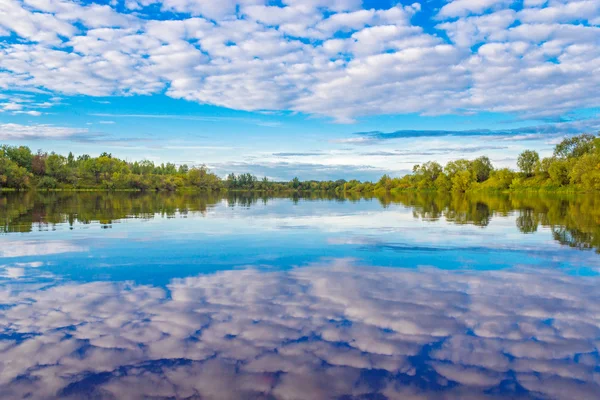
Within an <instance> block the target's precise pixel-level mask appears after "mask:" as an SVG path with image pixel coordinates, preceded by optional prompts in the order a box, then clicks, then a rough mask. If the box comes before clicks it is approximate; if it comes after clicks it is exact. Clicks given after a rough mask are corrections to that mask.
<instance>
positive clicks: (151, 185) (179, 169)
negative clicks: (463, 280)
mask: <svg viewBox="0 0 600 400" xmlns="http://www.w3.org/2000/svg"><path fill="white" fill-rule="evenodd" d="M517 165H518V167H519V171H513V170H511V169H509V168H494V166H493V165H492V162H491V161H490V159H489V158H488V157H485V156H483V157H479V158H476V159H474V160H467V159H459V160H454V161H450V162H448V163H447V164H446V165H445V166H442V165H441V164H439V163H437V162H435V161H430V162H427V163H424V164H420V165H415V166H414V167H413V171H412V173H411V174H408V175H405V176H402V177H395V178H393V177H390V176H389V175H384V176H382V177H381V179H379V181H377V182H361V181H358V180H350V181H346V180H343V179H340V180H337V181H331V180H329V181H315V180H311V181H300V180H299V179H298V178H294V179H292V180H291V181H289V182H275V181H272V180H269V179H268V178H266V177H264V178H262V179H259V178H257V177H256V176H254V175H252V174H249V173H245V174H239V175H235V174H229V175H228V176H227V177H226V178H225V179H221V178H220V177H219V176H218V175H216V174H214V173H213V172H211V171H210V170H209V169H208V168H206V167H205V166H193V167H190V166H188V165H186V164H183V165H179V166H177V165H175V164H173V163H166V164H164V163H162V164H160V165H158V164H155V163H154V162H152V161H149V160H143V161H134V162H129V161H125V160H121V159H119V158H117V157H113V156H112V154H109V153H102V154H101V155H100V156H99V157H92V156H90V155H87V154H84V155H80V156H78V157H75V156H74V155H73V153H69V155H68V156H66V157H65V156H63V155H60V154H57V153H55V152H51V153H48V152H44V151H41V150H38V151H37V153H33V152H32V151H31V149H30V148H29V147H27V146H8V145H2V146H0V189H17V190H27V189H90V190H93V189H102V190H136V191H178V190H186V189H193V190H202V191H209V192H218V191H262V192H282V191H291V192H302V191H322V192H333V193H338V194H339V193H393V192H398V191H404V190H418V191H439V192H451V191H452V192H470V191H477V190H494V191H506V190H549V191H551V190H559V191H560V190H574V191H596V190H600V138H599V137H596V136H594V135H589V134H583V135H578V136H574V137H570V138H566V139H564V140H563V141H562V142H560V143H559V144H557V145H556V147H555V149H554V154H553V155H552V156H551V157H546V158H543V159H540V156H539V154H538V153H537V152H535V151H533V150H526V151H524V152H522V153H521V154H520V155H519V158H518V160H517Z"/></svg>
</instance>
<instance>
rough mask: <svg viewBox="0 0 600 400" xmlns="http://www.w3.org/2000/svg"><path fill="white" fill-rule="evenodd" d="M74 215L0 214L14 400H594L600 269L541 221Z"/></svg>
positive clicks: (226, 206) (200, 212) (353, 207)
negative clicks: (534, 226)
mask: <svg viewBox="0 0 600 400" xmlns="http://www.w3.org/2000/svg"><path fill="white" fill-rule="evenodd" d="M123 196H125V195H123ZM63 200H64V199H63ZM63 200H60V201H58V200H57V201H53V202H50V203H51V204H54V206H55V207H54V208H53V209H52V212H49V210H50V208H49V207H48V204H40V203H39V200H32V201H31V202H30V203H27V200H22V201H21V203H22V204H31V206H30V207H27V206H26V207H24V208H23V209H22V210H20V211H19V213H14V212H12V211H11V210H14V208H11V206H10V204H15V203H14V201H15V199H14V198H11V197H9V199H8V200H7V202H5V203H4V208H1V209H0V210H2V212H3V213H4V214H5V215H6V218H4V219H5V220H10V223H7V224H6V225H5V226H12V228H10V229H5V230H6V231H10V232H9V233H5V234H3V235H2V236H0V257H2V258H0V265H1V267H0V275H1V277H0V310H1V312H0V397H1V398H24V397H29V398H34V399H38V398H39V399H45V398H55V397H60V398H102V399H104V398H107V399H111V398H133V399H135V398H146V397H150V396H154V397H156V398H207V399H221V398H225V399H239V398H266V399H268V398H277V399H303V398H311V399H320V398H336V399H380V398H381V399H383V398H389V399H412V398H415V399H416V398H419V399H421V398H425V399H438V398H440V399H441V398H443V399H471V398H473V399H478V398H523V399H574V398H577V399H588V398H589V399H596V398H598V397H599V396H600V356H599V353H598V350H597V347H598V343H600V301H599V300H600V298H599V297H600V291H599V290H598V287H599V283H600V282H599V280H600V277H598V276H597V272H598V267H599V260H600V256H598V254H596V253H595V252H594V251H593V250H590V251H580V250H577V249H574V248H570V247H568V246H564V245H561V244H560V242H559V241H557V240H556V236H555V237H553V232H555V231H557V230H559V231H560V229H561V227H560V226H557V225H554V223H552V224H549V225H548V224H547V225H546V226H541V225H540V226H538V227H537V230H535V232H534V233H531V234H527V235H524V234H523V233H522V232H523V231H531V229H529V228H527V229H525V230H524V229H523V228H522V227H523V225H527V226H529V225H531V221H529V223H528V224H524V223H523V221H522V220H521V222H519V221H518V219H519V218H523V215H527V213H528V211H527V210H529V211H531V207H527V208H518V207H515V209H513V210H512V211H511V210H504V211H502V212H500V211H498V210H496V209H495V208H496V207H495V206H490V207H488V208H489V209H490V212H489V214H490V215H489V218H484V220H485V221H486V223H485V224H481V223H479V225H484V226H485V227H481V226H476V225H474V223H477V221H481V218H471V217H467V218H466V221H464V220H465V218H463V219H462V220H460V221H458V222H461V224H457V223H456V222H457V220H456V218H455V216H456V215H457V214H460V213H459V212H458V211H460V210H459V209H458V208H456V207H455V208H454V209H452V207H448V208H444V209H442V217H441V218H439V219H437V220H436V218H431V214H427V213H425V212H424V211H425V210H427V209H428V205H427V204H413V203H411V202H410V201H400V202H392V203H389V204H387V203H386V204H385V206H386V207H385V208H384V207H382V205H381V204H380V203H379V202H378V201H365V200H362V201H360V202H349V201H346V202H340V201H328V200H322V201H303V200H300V201H299V202H297V203H296V204H295V203H294V202H292V201H291V200H288V199H272V200H269V201H268V202H267V203H266V204H265V203H262V202H258V203H256V204H253V205H250V206H249V207H248V206H245V207H244V206H242V207H240V206H239V203H238V205H237V206H233V207H232V206H231V203H232V201H231V200H230V201H229V202H228V201H227V200H220V199H216V200H214V201H209V202H208V203H209V204H208V206H206V207H191V208H190V207H188V208H190V209H192V210H193V209H196V211H186V210H187V209H185V210H184V209H180V210H179V211H173V210H171V211H169V212H164V209H163V208H161V207H157V206H154V207H150V208H148V209H147V210H146V211H145V212H144V214H143V215H144V217H145V218H139V216H140V215H141V214H140V213H139V212H138V211H136V210H134V208H133V207H121V208H120V210H121V211H125V214H126V215H130V216H133V215H136V216H137V217H138V218H122V217H121V218H113V219H110V220H107V219H104V217H102V218H100V215H101V214H102V213H103V212H106V211H107V208H108V203H105V202H103V203H102V205H100V206H98V208H97V209H96V215H97V216H98V219H102V222H101V223H100V222H92V223H89V224H82V223H79V222H77V221H76V219H77V218H81V219H84V218H83V211H82V209H81V208H79V207H81V204H82V203H86V204H87V202H88V201H89V199H88V198H85V199H84V198H77V199H75V200H73V199H69V201H66V202H65V201H63ZM96 200H98V198H96ZM113 200H114V199H113ZM117 200H118V202H119V204H121V206H122V205H123V204H134V205H135V204H139V203H140V202H141V201H142V200H134V201H133V202H132V203H127V202H126V201H125V200H123V199H120V198H119V199H117ZM70 201H72V202H70ZM7 204H9V206H7ZM161 204H164V203H161ZM482 204H483V203H482ZM486 204H492V203H491V201H490V202H488V203H486ZM567 204H568V205H569V207H572V206H573V205H572V204H571V203H567ZM594 204H595V203H594ZM75 206H77V210H75V208H74V207H75ZM471 208H472V207H471ZM559 208H560V209H562V208H564V207H562V206H560V207H559ZM467 209H469V207H467ZM113 211H114V210H113ZM152 211H157V212H158V213H157V214H154V213H153V212H152ZM538 211H539V210H538ZM552 213H553V211H552V209H550V210H547V211H546V212H545V213H544V212H537V211H536V212H535V213H534V214H535V217H532V218H534V219H535V218H537V219H539V220H540V221H546V219H548V218H550V219H551V218H555V217H553V216H552V215H553V214H552ZM73 214H77V217H74V215H73ZM113 214H114V215H116V214H118V213H114V212H113ZM544 214H546V215H544ZM453 215H454V217H453ZM465 215H466V214H465ZM424 217H425V219H427V221H425V220H424ZM65 219H66V220H67V221H68V220H69V219H70V220H71V222H72V223H71V224H69V223H58V224H55V225H53V224H43V223H42V224H39V223H40V222H44V221H46V222H47V221H50V220H54V221H62V220H65ZM469 219H471V220H469ZM17 220H18V223H16V222H15V221H17ZM85 220H86V221H89V220H88V219H85ZM92 220H93V218H92ZM32 222H33V223H34V224H33V229H23V226H25V225H27V223H29V224H30V225H31V223H32ZM462 222H464V223H462ZM547 222H548V221H546V222H545V223H547ZM550 222H552V221H550ZM11 224H12V225H11ZM15 224H16V225H15ZM565 224H567V223H565ZM15 226H19V227H20V228H19V229H16V228H15ZM519 226H520V227H521V228H522V229H521V230H519V229H517V227H519ZM71 228H72V229H71ZM103 228H109V229H103ZM582 229H583V228H582ZM15 230H25V231H27V232H25V233H15V232H14V231H15ZM569 232H570V233H569V235H570V236H578V235H579V236H581V237H588V236H589V235H588V236H586V234H581V235H580V233H577V232H576V231H573V229H571V230H570V231H569ZM573 232H575V233H573ZM581 232H583V233H585V232H584V230H582V231H581ZM592 232H593V231H592ZM588 233H589V232H588ZM582 235H583V236H582ZM588 242H589V243H594V241H593V238H592V239H591V240H588Z"/></svg>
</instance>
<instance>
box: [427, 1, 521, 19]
mask: <svg viewBox="0 0 600 400" xmlns="http://www.w3.org/2000/svg"><path fill="white" fill-rule="evenodd" d="M513 2H514V0H451V1H450V2H449V3H448V4H446V5H445V6H444V7H442V9H441V10H440V12H439V15H438V17H440V18H447V17H464V16H466V15H470V14H481V13H483V12H484V11H486V10H489V9H491V8H499V7H505V6H507V5H509V4H511V3H513Z"/></svg>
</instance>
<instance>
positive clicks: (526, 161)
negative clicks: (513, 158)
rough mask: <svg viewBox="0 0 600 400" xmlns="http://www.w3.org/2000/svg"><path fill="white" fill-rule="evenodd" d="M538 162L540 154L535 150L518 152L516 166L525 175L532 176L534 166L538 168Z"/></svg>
mask: <svg viewBox="0 0 600 400" xmlns="http://www.w3.org/2000/svg"><path fill="white" fill-rule="evenodd" d="M539 162H540V156H539V154H538V153H537V152H536V151H533V150H525V151H524V152H522V153H521V154H519V158H518V159H517V166H518V167H519V169H520V170H521V172H523V173H524V174H525V175H526V176H532V175H533V173H534V171H535V170H536V168H538V163H539Z"/></svg>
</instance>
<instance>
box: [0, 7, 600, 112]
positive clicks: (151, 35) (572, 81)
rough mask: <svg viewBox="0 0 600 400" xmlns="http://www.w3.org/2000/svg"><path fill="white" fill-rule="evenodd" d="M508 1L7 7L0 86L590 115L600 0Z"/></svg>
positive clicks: (245, 102)
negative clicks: (584, 111) (432, 7)
mask: <svg viewBox="0 0 600 400" xmlns="http://www.w3.org/2000/svg"><path fill="white" fill-rule="evenodd" d="M515 3H518V2H513V1H510V0H485V1H480V0H477V1H472V0H454V1H450V2H448V3H447V4H445V5H444V6H443V7H442V8H441V9H440V11H439V13H438V14H436V15H431V14H427V15H424V14H423V13H424V12H425V11H424V10H422V9H421V6H420V4H419V3H414V4H412V5H405V6H401V5H397V6H393V7H390V8H388V9H381V10H375V9H364V8H363V7H362V5H361V2H360V1H358V0H314V1H313V0H311V1H294V0H287V1H283V2H281V3H280V4H277V5H273V4H267V3H266V2H264V1H261V0H227V1H221V2H211V1H201V0H166V1H160V2H159V1H156V0H129V1H127V2H125V7H126V9H128V10H129V11H124V10H123V9H122V8H120V9H117V8H113V7H111V6H109V5H98V4H90V5H82V4H80V3H77V2H72V1H67V0H51V1H50V0H44V1H42V0H8V1H4V2H2V5H0V16H1V17H0V34H3V33H9V32H10V33H11V34H13V35H15V36H16V37H17V38H18V40H10V41H5V42H4V43H3V44H2V46H0V71H1V72H0V88H2V89H5V90H8V89H27V90H33V89H44V90H50V91H52V92H55V93H64V94H68V95H89V96H108V95H118V96H128V95H152V94H157V93H165V94H166V95H168V96H171V97H174V98H178V99H186V100H189V101H195V102H199V103H202V104H212V105H217V106H223V107H229V108H233V109H240V110H249V111H257V110H291V111H296V112H304V113H308V114H312V115H318V116H325V117H331V118H334V119H335V120H337V121H339V122H352V121H353V120H354V119H355V118H356V117H360V116H366V115H376V114H398V113H419V114H423V115H434V114H447V113H473V112H482V111H490V112H505V113H513V114H516V115H519V116H527V117H540V116H561V115H565V114H566V113H568V112H570V111H572V110H577V109H581V108H593V107H597V106H598V105H599V104H600V98H599V95H598V93H600V90H599V89H600V78H599V77H600V71H599V70H598V68H600V67H599V65H600V62H599V60H600V52H599V49H598V46H597V43H598V40H599V38H600V31H599V29H600V28H598V26H597V25H598V21H600V8H599V6H598V2H597V1H592V0H578V1H564V0H553V1H548V2H540V1H526V2H525V3H524V4H523V5H522V6H521V5H520V4H515ZM157 9H160V11H161V13H162V14H161V15H160V18H158V17H157V15H156V10H157ZM428 12H430V13H431V11H428ZM417 15H419V17H420V18H421V19H423V18H426V19H430V20H435V22H436V24H437V28H438V29H440V30H443V31H445V33H446V34H447V37H444V35H438V34H435V33H431V32H430V30H429V29H425V28H424V27H423V26H422V25H419V24H418V23H417V22H416V21H417V19H416V18H414V17H415V16H417ZM37 112H40V111H39V110H38V111H37Z"/></svg>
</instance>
